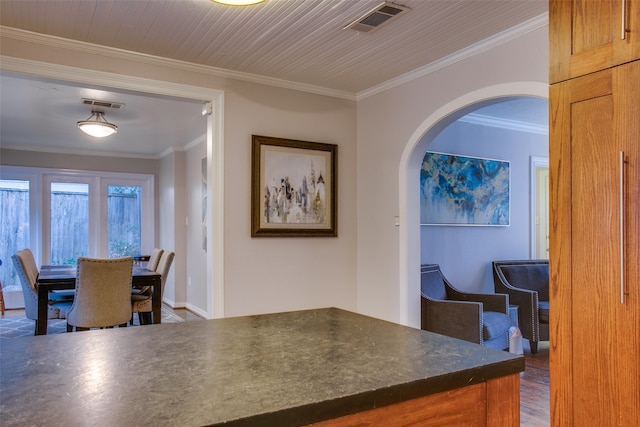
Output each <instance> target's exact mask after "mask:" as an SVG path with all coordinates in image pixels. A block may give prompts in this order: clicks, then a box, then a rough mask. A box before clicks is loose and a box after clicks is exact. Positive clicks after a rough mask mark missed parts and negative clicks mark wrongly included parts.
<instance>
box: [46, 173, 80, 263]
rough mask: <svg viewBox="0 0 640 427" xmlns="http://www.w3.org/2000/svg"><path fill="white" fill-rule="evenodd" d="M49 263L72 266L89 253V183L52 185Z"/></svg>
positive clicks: (56, 183) (50, 193)
mask: <svg viewBox="0 0 640 427" xmlns="http://www.w3.org/2000/svg"><path fill="white" fill-rule="evenodd" d="M50 188H51V191H50V192H49V196H50V198H51V199H50V201H51V203H50V204H51V211H50V215H49V221H50V230H51V232H50V235H51V238H50V248H51V259H50V263H51V264H54V265H62V264H75V263H76V260H77V259H78V257H81V256H88V255H89V254H90V251H89V184H86V183H77V182H52V183H51V187H50Z"/></svg>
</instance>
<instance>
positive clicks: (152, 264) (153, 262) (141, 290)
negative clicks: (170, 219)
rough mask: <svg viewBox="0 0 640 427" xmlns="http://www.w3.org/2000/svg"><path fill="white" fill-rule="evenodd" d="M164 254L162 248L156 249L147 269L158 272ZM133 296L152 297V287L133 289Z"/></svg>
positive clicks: (150, 257) (131, 320)
mask: <svg viewBox="0 0 640 427" xmlns="http://www.w3.org/2000/svg"><path fill="white" fill-rule="evenodd" d="M163 252H164V250H163V249H160V248H155V249H154V250H153V251H151V255H149V261H147V265H146V268H147V269H149V270H153V271H156V269H157V268H158V263H159V262H160V258H161V257H162V253H163ZM131 295H151V287H150V286H145V287H142V288H133V289H131ZM130 323H131V324H132V325H133V314H132V317H131V319H130Z"/></svg>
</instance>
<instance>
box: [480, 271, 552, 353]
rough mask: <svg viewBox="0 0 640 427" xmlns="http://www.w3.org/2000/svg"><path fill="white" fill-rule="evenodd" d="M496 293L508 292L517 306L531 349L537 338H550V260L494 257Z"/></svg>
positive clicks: (536, 343) (534, 348) (510, 299)
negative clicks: (495, 259)
mask: <svg viewBox="0 0 640 427" xmlns="http://www.w3.org/2000/svg"><path fill="white" fill-rule="evenodd" d="M492 265H493V284H494V289H495V292H496V293H502V294H508V295H509V303H510V304H512V305H516V306H518V327H519V328H520V331H521V332H522V337H523V338H525V339H527V340H528V341H529V346H530V348H531V353H533V354H535V353H537V352H538V342H540V341H549V260H505V261H493V263H492Z"/></svg>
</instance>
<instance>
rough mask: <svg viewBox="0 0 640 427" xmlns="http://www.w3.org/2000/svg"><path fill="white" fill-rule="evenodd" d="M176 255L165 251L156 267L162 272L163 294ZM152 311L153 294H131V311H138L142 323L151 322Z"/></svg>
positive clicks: (157, 270)
mask: <svg viewBox="0 0 640 427" xmlns="http://www.w3.org/2000/svg"><path fill="white" fill-rule="evenodd" d="M174 257H175V253H174V252H171V251H164V252H163V253H162V257H161V258H160V262H159V263H158V268H157V269H156V272H158V273H160V276H161V279H160V281H161V288H160V289H161V291H160V293H161V295H163V296H164V284H165V283H166V281H167V275H168V274H169V270H170V269H171V263H172V262H173V258H174ZM152 311H153V304H152V297H151V294H140V295H135V294H134V295H131V312H132V313H138V319H140V324H141V325H144V324H148V323H151V313H152Z"/></svg>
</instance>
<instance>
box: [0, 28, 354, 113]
mask: <svg viewBox="0 0 640 427" xmlns="http://www.w3.org/2000/svg"><path fill="white" fill-rule="evenodd" d="M0 38H7V39H13V40H18V41H24V42H28V43H34V44H39V45H44V46H50V47H54V48H60V49H66V50H72V51H75V52H81V53H86V54H90V55H100V56H105V57H110V58H114V59H122V60H126V61H137V62H142V63H145V64H149V65H155V66H162V67H169V68H173V69H175V70H180V71H187V72H193V73H199V74H204V75H207V76H212V77H221V78H228V79H234V80H241V81H246V82H251V83H257V84H263V85H267V86H275V87H280V88H284V89H291V90H296V91H300V92H307V93H313V94H316V95H324V96H330V97H334V98H341V99H346V100H349V101H355V100H356V96H355V94H354V93H351V92H346V91H340V90H334V89H328V88H324V87H320V86H314V85H308V84H304V83H297V82H292V81H288V80H283V79H278V78H274V77H266V76H260V75H257V74H251V73H244V72H240V71H232V70H227V69H224V68H218V67H211V66H207V65H200V64H194V63H191V62H185V61H179V60H176V59H169V58H163V57H159V56H154V55H148V54H144V53H138V52H131V51H128V50H124V49H118V48H113V47H108V46H101V45H96V44H93V43H86V42H81V41H77V40H70V39H65V38H62V37H57V36H51V35H47V34H40V33H34V32H31V31H26V30H20V29H17V28H12V27H5V26H0ZM2 68H4V66H3V67H2Z"/></svg>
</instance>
